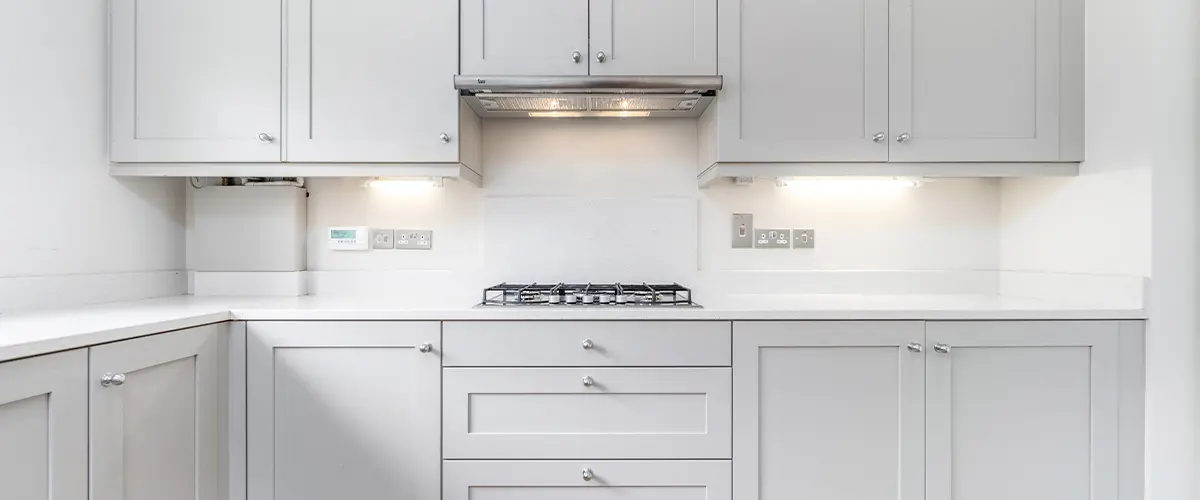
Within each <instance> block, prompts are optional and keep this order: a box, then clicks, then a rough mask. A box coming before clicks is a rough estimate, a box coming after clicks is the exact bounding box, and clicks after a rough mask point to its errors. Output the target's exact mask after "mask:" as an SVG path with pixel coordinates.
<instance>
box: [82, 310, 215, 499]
mask: <svg viewBox="0 0 1200 500" xmlns="http://www.w3.org/2000/svg"><path fill="white" fill-rule="evenodd" d="M226 328H227V327H226V325H223V324H217V325H209V326H203V327H197V328H192V329H187V330H180V331H176V332H170V333H163V334H160V335H153V336H149V337H142V338H137V339H132V340H126V341H123V342H117V343H113V344H105V345H100V346H96V347H92V348H91V349H89V354H90V368H89V373H90V376H89V387H90V418H89V421H90V433H89V435H90V436H91V437H90V439H91V455H90V462H91V471H92V473H91V495H90V499H91V500H158V499H164V498H222V497H224V496H226V495H227V493H228V489H227V480H228V472H229V471H228V468H227V463H228V462H227V458H228V455H227V443H228V441H227V440H228V436H229V434H228V405H229V391H228V386H227V380H228V379H227V376H228V353H229V349H228V331H227V329H226Z"/></svg>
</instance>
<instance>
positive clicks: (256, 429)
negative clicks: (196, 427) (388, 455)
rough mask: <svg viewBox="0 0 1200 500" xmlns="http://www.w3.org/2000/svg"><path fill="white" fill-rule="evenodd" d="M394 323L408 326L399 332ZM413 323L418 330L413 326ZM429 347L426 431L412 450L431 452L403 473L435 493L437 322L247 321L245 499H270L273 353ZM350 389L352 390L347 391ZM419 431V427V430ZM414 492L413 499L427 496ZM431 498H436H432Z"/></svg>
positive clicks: (438, 418) (438, 386)
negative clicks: (419, 466) (424, 481)
mask: <svg viewBox="0 0 1200 500" xmlns="http://www.w3.org/2000/svg"><path fill="white" fill-rule="evenodd" d="M397 325H408V326H409V327H407V328H398V327H397ZM413 325H416V326H418V327H417V328H413V327H412V326H413ZM426 343H427V344H430V346H431V348H432V351H431V352H430V353H427V354H422V355H421V356H420V357H419V358H418V362H419V363H422V366H421V369H422V370H424V371H425V372H426V373H427V379H426V380H423V382H424V383H423V384H422V385H420V386H419V387H420V388H421V391H420V392H419V394H420V396H419V398H420V399H422V400H424V401H426V404H425V406H426V407H428V408H429V412H428V416H427V418H428V428H427V429H424V428H423V431H422V433H421V434H420V439H419V440H415V441H419V442H414V443H413V446H412V447H411V449H413V450H415V449H421V448H423V449H426V450H430V449H432V450H436V452H435V454H434V455H433V456H432V457H431V460H430V461H429V465H428V469H427V470H422V471H408V472H409V473H410V474H412V475H414V476H416V477H422V478H429V480H430V481H432V483H431V485H432V486H431V487H432V489H435V490H436V489H440V487H441V484H440V483H439V482H438V480H437V478H438V477H439V475H440V472H441V462H440V461H441V435H442V433H441V385H442V384H441V380H442V362H441V352H442V339H441V324H440V323H438V322H436V321H412V322H409V321H400V322H374V321H354V322H347V321H252V322H249V323H248V324H247V339H246V344H247V345H246V382H247V388H246V396H247V405H246V411H247V422H248V423H247V425H246V429H247V460H246V465H247V469H248V474H247V495H246V497H247V498H248V499H250V500H270V499H274V498H275V473H274V471H275V433H274V429H275V424H274V422H275V406H274V404H275V397H274V393H275V350H276V349H278V348H322V347H328V348H341V347H351V348H354V347H385V348H401V349H412V350H413V351H414V352H416V351H417V349H418V348H419V347H420V345H421V344H426ZM350 389H351V390H352V388H350ZM422 427H424V426H422ZM418 493H419V492H414V493H413V494H414V495H416V496H415V497H414V498H426V497H422V496H420V495H419V494H418ZM432 498H436V496H435V497H432Z"/></svg>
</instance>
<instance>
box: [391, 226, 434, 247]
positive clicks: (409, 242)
mask: <svg viewBox="0 0 1200 500" xmlns="http://www.w3.org/2000/svg"><path fill="white" fill-rule="evenodd" d="M432 248H433V231H430V230H428V229H397V230H396V250H430V249H432Z"/></svg>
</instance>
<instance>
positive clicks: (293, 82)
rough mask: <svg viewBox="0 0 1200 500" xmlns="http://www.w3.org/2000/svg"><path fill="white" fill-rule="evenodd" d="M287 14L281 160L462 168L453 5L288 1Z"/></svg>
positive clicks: (445, 0) (449, 1) (450, 0)
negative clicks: (454, 165)
mask: <svg viewBox="0 0 1200 500" xmlns="http://www.w3.org/2000/svg"><path fill="white" fill-rule="evenodd" d="M287 16H288V19H287V34H288V36H287V41H288V42H287V43H288V50H287V57H288V64H287V87H288V92H287V135H286V137H285V139H286V144H287V149H286V156H287V157H286V160H287V161H290V162H414V163H422V162H431V163H436V162H457V161H459V158H458V139H459V138H458V118H459V101H460V99H459V97H458V93H457V92H455V90H454V88H453V86H452V85H451V83H450V76H451V75H453V74H454V73H455V72H456V71H457V70H458V63H457V61H458V49H457V47H458V31H457V26H458V2H457V1H454V0H436V1H422V0H289V1H288V9H287ZM441 134H446V135H447V137H448V139H449V140H448V141H443V140H442V139H441Z"/></svg>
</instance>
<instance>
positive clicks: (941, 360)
mask: <svg viewBox="0 0 1200 500" xmlns="http://www.w3.org/2000/svg"><path fill="white" fill-rule="evenodd" d="M1116 330H1117V327H1116V324H1115V323H1106V322H1092V323H1089V322H1047V323H1026V322H976V323H930V324H929V329H928V339H929V343H931V344H933V343H943V344H946V345H948V346H950V349H951V350H950V352H949V353H945V354H942V353H937V352H931V353H930V354H929V356H930V358H929V360H928V365H927V369H928V376H927V383H928V387H927V391H926V394H927V396H926V397H927V401H926V404H927V415H926V421H927V425H928V428H927V433H928V438H929V448H928V457H929V458H928V460H929V466H928V467H929V469H928V477H929V484H928V491H929V494H928V498H929V499H930V500H951V499H954V500H1000V499H1009V498H1027V499H1030V500H1051V499H1054V500H1089V499H1094V500H1112V499H1115V498H1116V496H1115V494H1116V491H1117V484H1116V477H1117V454H1116V443H1117V435H1118V434H1117V432H1118V431H1117V412H1118V409H1117V373H1118V368H1117V350H1116Z"/></svg>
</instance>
